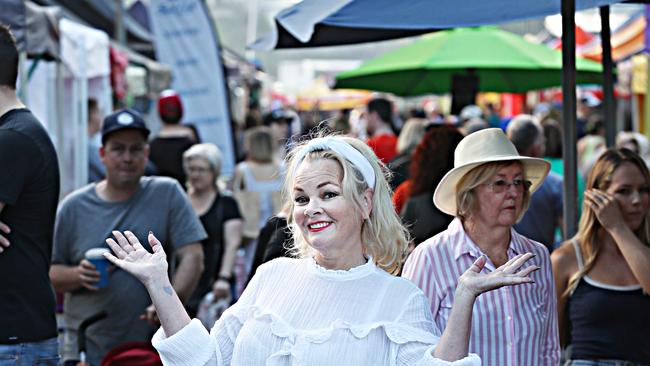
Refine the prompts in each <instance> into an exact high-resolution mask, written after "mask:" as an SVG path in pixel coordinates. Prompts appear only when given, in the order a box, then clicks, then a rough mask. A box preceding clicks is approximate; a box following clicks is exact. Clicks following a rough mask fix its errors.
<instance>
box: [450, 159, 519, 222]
mask: <svg viewBox="0 0 650 366" xmlns="http://www.w3.org/2000/svg"><path fill="white" fill-rule="evenodd" d="M512 164H519V165H521V168H522V171H523V179H526V169H525V167H524V165H523V164H522V163H521V162H520V161H518V160H507V161H497V162H491V163H485V164H481V165H479V166H477V167H475V168H474V169H472V170H470V171H469V172H467V173H466V174H465V175H464V176H463V177H462V178H461V179H460V180H459V181H458V183H457V184H456V207H457V208H456V216H457V217H459V218H460V219H461V220H462V221H465V220H466V219H468V218H469V216H470V215H471V214H472V213H474V212H476V210H477V209H478V201H477V199H476V191H475V188H476V187H478V186H480V185H481V184H484V183H487V181H488V180H490V178H492V177H493V176H494V175H495V174H497V172H498V171H499V169H501V168H505V167H507V166H510V165H512ZM529 204H530V189H524V193H523V200H522V203H521V212H519V217H517V221H519V220H521V218H522V217H524V214H525V213H526V210H527V209H528V205H529Z"/></svg>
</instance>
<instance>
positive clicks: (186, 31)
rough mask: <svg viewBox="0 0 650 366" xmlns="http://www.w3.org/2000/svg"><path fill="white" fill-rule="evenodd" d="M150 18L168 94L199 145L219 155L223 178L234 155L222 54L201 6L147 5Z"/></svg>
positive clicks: (170, 1)
mask: <svg viewBox="0 0 650 366" xmlns="http://www.w3.org/2000/svg"><path fill="white" fill-rule="evenodd" d="M149 14H150V21H151V22H150V23H151V27H152V31H153V34H154V43H155V48H156V57H157V58H158V61H159V62H161V63H163V64H167V65H169V66H170V67H171V69H172V88H173V89H174V90H176V91H177V92H178V93H179V94H180V95H181V99H182V101H183V110H184V113H183V114H184V115H183V123H191V124H193V125H195V126H196V127H197V129H198V131H199V134H200V137H201V140H202V141H203V142H211V143H213V144H215V145H217V146H218V147H219V150H221V153H222V159H223V160H222V169H221V173H222V174H224V175H231V174H232V173H233V171H234V164H235V154H234V148H233V142H232V141H233V140H232V131H231V128H230V112H229V109H228V90H227V88H226V80H225V75H224V72H223V67H222V63H221V50H220V48H219V41H218V39H217V36H216V32H215V31H214V29H213V27H212V23H211V19H210V17H209V16H208V11H207V9H206V8H205V6H204V4H203V1H201V0H151V1H150V2H149Z"/></svg>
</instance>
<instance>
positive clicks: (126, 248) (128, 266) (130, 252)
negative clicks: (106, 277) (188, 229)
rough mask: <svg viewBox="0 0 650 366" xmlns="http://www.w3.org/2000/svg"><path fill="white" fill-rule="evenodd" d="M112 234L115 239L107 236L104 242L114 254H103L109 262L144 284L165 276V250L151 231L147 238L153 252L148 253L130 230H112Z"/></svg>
mask: <svg viewBox="0 0 650 366" xmlns="http://www.w3.org/2000/svg"><path fill="white" fill-rule="evenodd" d="M113 236H115V239H117V241H115V240H113V239H112V238H108V239H106V243H107V244H108V246H109V247H111V249H112V250H113V253H115V255H112V254H110V253H106V254H104V256H105V257H106V258H107V259H108V260H109V261H111V263H113V264H114V265H116V266H118V267H119V268H122V269H123V270H125V271H127V272H128V273H130V274H132V275H133V276H135V277H136V278H137V279H138V280H140V282H142V283H143V284H145V285H147V284H150V283H151V282H153V281H155V280H159V279H161V278H167V276H168V275H167V268H168V265H167V256H166V254H165V250H164V249H163V247H162V244H161V243H160V241H159V240H158V239H157V238H156V237H155V236H154V235H153V233H152V232H151V231H150V232H149V235H148V237H147V239H148V240H149V245H151V248H152V249H153V254H152V253H149V251H147V250H146V249H145V248H144V247H143V246H142V244H140V241H138V238H137V237H136V236H135V235H134V234H133V233H132V232H130V231H125V232H124V234H122V233H121V232H119V231H113Z"/></svg>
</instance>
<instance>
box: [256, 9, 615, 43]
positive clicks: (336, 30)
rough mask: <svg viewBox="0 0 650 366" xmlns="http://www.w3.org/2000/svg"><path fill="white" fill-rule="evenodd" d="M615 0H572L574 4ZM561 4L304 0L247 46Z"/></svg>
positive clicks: (340, 39)
mask: <svg viewBox="0 0 650 366" xmlns="http://www.w3.org/2000/svg"><path fill="white" fill-rule="evenodd" d="M619 2H622V0H576V10H582V9H589V8H595V7H601V6H605V5H610V4H614V3H619ZM560 5H561V0H532V1H523V0H436V1H427V0H404V1H395V0H331V1H322V0H303V1H302V2H300V3H298V4H296V5H294V6H292V7H289V8H287V9H284V10H282V11H281V12H280V13H279V14H278V15H277V16H276V17H275V23H276V28H275V29H273V31H272V32H271V33H269V34H267V35H265V36H263V37H262V38H260V39H259V40H257V41H256V42H255V43H253V44H252V45H250V47H251V48H253V49H256V50H271V49H275V48H296V47H319V46H328V45H340V44H350V43H360V42H367V41H376V40H381V39H389V38H397V37H399V36H402V37H403V36H408V35H416V34H421V33H428V32H432V31H434V30H439V29H447V28H457V27H467V26H479V25H489V24H497V23H506V22H512V21H515V20H523V19H529V18H539V17H543V16H547V15H553V14H558V13H560ZM357 31H358V32H359V34H358V35H357ZM399 32H402V34H403V35H399Z"/></svg>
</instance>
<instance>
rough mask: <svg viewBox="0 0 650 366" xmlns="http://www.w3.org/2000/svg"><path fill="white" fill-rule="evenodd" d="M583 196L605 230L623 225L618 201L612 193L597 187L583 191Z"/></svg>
mask: <svg viewBox="0 0 650 366" xmlns="http://www.w3.org/2000/svg"><path fill="white" fill-rule="evenodd" d="M585 198H586V199H587V204H588V205H589V207H590V208H591V209H592V210H593V211H594V213H595V214H596V218H598V221H599V222H600V224H601V225H603V227H604V228H605V230H611V229H614V228H616V227H619V226H620V225H625V222H624V221H623V216H622V215H621V210H620V208H619V207H618V202H616V199H615V198H614V197H613V196H612V195H610V194H609V193H607V192H605V191H601V190H599V189H590V190H588V191H586V192H585Z"/></svg>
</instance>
